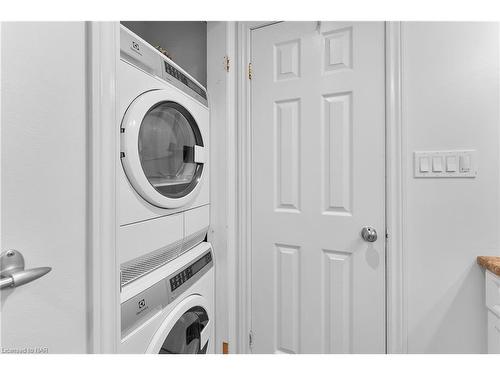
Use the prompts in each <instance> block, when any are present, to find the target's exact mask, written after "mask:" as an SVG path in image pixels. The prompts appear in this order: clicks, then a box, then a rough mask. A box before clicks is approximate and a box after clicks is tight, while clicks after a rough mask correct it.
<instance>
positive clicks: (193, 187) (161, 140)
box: [121, 90, 205, 208]
mask: <svg viewBox="0 0 500 375" xmlns="http://www.w3.org/2000/svg"><path fill="white" fill-rule="evenodd" d="M175 96H176V95H175V93H172V91H170V90H169V91H168V92H167V91H166V90H154V91H149V92H146V93H144V94H143V95H141V96H139V97H138V98H137V99H135V100H134V102H133V103H132V104H131V105H130V107H129V108H128V110H127V112H126V113H125V116H124V119H123V122H122V128H121V132H122V155H121V156H122V164H123V166H124V169H125V173H126V175H127V177H128V179H129V180H130V182H131V184H132V185H133V187H134V188H135V190H136V191H137V192H138V193H139V194H140V195H141V196H142V197H143V198H144V199H145V200H147V201H148V202H149V203H151V204H153V205H156V206H159V207H163V208H175V207H180V206H183V205H185V204H187V203H188V202H189V201H190V200H191V199H193V198H194V197H195V195H196V193H197V191H198V189H199V186H200V182H201V179H202V175H203V164H204V162H205V153H204V151H205V149H204V143H203V137H202V133H201V131H200V128H199V125H198V122H199V119H198V120H197V119H196V118H195V117H194V116H193V114H192V113H194V111H190V108H189V107H190V106H193V105H197V104H195V103H193V102H192V101H191V100H190V99H187V98H186V97H184V96H182V95H181V94H177V97H175Z"/></svg>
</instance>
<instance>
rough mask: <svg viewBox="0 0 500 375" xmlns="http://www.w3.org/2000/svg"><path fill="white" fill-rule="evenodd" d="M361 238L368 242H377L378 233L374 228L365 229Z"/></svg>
mask: <svg viewBox="0 0 500 375" xmlns="http://www.w3.org/2000/svg"><path fill="white" fill-rule="evenodd" d="M361 238H363V239H364V240H365V241H366V242H375V241H377V231H376V230H375V228H372V227H364V228H363V229H362V230H361Z"/></svg>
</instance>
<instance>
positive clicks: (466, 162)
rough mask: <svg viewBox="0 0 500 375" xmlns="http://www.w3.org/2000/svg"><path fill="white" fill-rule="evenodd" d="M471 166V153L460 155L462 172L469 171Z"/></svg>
mask: <svg viewBox="0 0 500 375" xmlns="http://www.w3.org/2000/svg"><path fill="white" fill-rule="evenodd" d="M470 168H471V157H470V155H469V154H462V155H460V173H468V172H470Z"/></svg>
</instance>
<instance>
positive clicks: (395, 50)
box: [228, 22, 407, 353]
mask: <svg viewBox="0 0 500 375" xmlns="http://www.w3.org/2000/svg"><path fill="white" fill-rule="evenodd" d="M272 23H274V22H238V23H237V27H236V38H235V40H236V54H237V56H236V69H237V70H236V93H235V94H236V98H235V99H231V98H228V104H230V105H231V104H233V105H234V106H235V108H236V113H237V116H236V120H237V124H236V147H235V151H236V155H233V156H234V157H235V158H236V160H237V168H236V181H235V186H236V202H230V203H229V206H230V207H231V205H234V207H235V209H236V212H237V215H236V221H237V225H236V236H235V237H236V248H235V252H236V263H235V266H236V269H237V271H238V272H237V273H236V274H237V279H236V280H235V283H234V285H235V286H236V296H237V299H236V305H235V306H234V309H235V311H236V319H235V320H236V321H237V322H239V324H238V325H237V326H236V327H235V333H236V335H235V336H236V337H235V339H236V342H235V343H233V345H234V344H236V347H237V348H238V352H239V353H250V349H251V348H250V338H249V334H251V328H252V327H251V311H252V309H251V307H252V306H251V302H252V301H251V294H252V293H251V285H252V283H251V281H252V280H251V248H252V242H251V233H252V226H251V224H252V223H251V218H252V216H251V214H252V212H251V207H252V201H251V198H252V195H251V186H252V175H251V170H252V168H251V161H252V153H251V150H252V137H251V135H252V134H251V129H250V124H251V118H250V97H251V96H250V82H249V79H248V74H249V72H248V63H249V62H250V56H251V32H252V30H255V29H257V28H260V27H263V26H268V25H270V24H272ZM385 46H386V47H385V48H386V72H385V73H386V228H387V232H388V233H387V234H388V236H387V240H386V280H387V281H386V351H387V353H406V351H407V350H406V336H407V335H406V325H405V323H404V322H405V303H404V300H405V299H404V295H405V293H404V287H405V284H404V282H403V281H404V276H403V275H404V262H403V237H402V233H403V208H404V207H403V198H404V189H403V177H404V175H403V165H404V163H403V159H402V157H403V152H402V147H403V146H404V145H403V143H402V142H403V141H402V140H403V137H402V122H401V23H400V22H387V23H386V24H385ZM231 156H232V155H229V157H231ZM230 308H231V307H230Z"/></svg>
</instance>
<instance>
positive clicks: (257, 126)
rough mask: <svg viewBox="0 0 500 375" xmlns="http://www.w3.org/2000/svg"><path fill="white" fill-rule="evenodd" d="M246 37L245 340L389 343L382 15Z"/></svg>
mask: <svg viewBox="0 0 500 375" xmlns="http://www.w3.org/2000/svg"><path fill="white" fill-rule="evenodd" d="M251 40H252V41H251V43H252V45H251V56H252V58H251V60H252V68H253V76H252V80H251V95H252V96H251V126H252V184H253V186H252V331H253V333H254V344H253V348H252V350H253V352H256V353H274V352H285V353H323V352H325V353H382V352H385V243H384V238H383V237H384V236H383V233H384V231H385V217H384V210H385V185H384V184H385V182H384V178H385V168H384V165H385V146H384V145H385V83H384V82H385V75H384V69H385V66H384V25H383V23H377V22H361V23H341V22H321V23H317V22H284V23H278V24H274V25H271V26H267V27H263V28H259V29H256V30H253V31H252V36H251ZM364 226H372V227H374V228H376V229H377V230H378V232H379V239H378V240H377V241H376V242H373V243H369V242H365V241H364V240H362V238H361V237H360V232H361V229H362V227H364Z"/></svg>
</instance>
